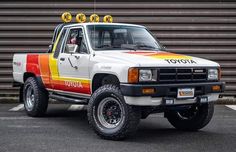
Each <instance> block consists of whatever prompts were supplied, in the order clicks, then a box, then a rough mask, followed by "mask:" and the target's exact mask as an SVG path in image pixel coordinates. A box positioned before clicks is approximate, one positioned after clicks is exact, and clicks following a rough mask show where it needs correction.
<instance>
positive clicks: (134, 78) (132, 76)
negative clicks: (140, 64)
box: [128, 68, 139, 83]
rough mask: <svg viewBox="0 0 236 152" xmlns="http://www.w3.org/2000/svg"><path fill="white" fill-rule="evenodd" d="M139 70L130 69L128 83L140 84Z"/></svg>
mask: <svg viewBox="0 0 236 152" xmlns="http://www.w3.org/2000/svg"><path fill="white" fill-rule="evenodd" d="M138 75H139V72H138V69H137V68H130V69H129V72H128V82H129V83H138Z"/></svg>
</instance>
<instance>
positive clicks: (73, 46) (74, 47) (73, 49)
mask: <svg viewBox="0 0 236 152" xmlns="http://www.w3.org/2000/svg"><path fill="white" fill-rule="evenodd" d="M66 47H67V50H68V53H71V54H74V53H75V52H76V51H77V49H78V45H77V44H66Z"/></svg>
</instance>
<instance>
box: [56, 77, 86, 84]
mask: <svg viewBox="0 0 236 152" xmlns="http://www.w3.org/2000/svg"><path fill="white" fill-rule="evenodd" d="M54 80H61V81H73V82H81V83H88V84H89V83H90V79H82V78H71V77H57V78H55V79H54Z"/></svg>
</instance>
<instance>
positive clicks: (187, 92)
mask: <svg viewBox="0 0 236 152" xmlns="http://www.w3.org/2000/svg"><path fill="white" fill-rule="evenodd" d="M193 97H194V88H179V89H178V95H177V98H193Z"/></svg>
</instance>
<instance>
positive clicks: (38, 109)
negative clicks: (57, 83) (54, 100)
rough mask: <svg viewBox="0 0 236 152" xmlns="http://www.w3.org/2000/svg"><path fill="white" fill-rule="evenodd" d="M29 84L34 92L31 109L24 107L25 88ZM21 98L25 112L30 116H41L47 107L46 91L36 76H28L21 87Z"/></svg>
mask: <svg viewBox="0 0 236 152" xmlns="http://www.w3.org/2000/svg"><path fill="white" fill-rule="evenodd" d="M29 86H31V87H32V88H33V92H34V99H35V103H34V105H33V108H32V110H28V109H27V108H26V90H27V87H29ZM23 100H24V106H25V111H26V113H27V114H28V115H29V116H31V117H41V116H43V115H44V114H45V113H46V111H47V107H48V92H47V90H45V89H44V88H42V87H41V86H40V85H39V83H38V81H37V80H36V78H34V77H29V78H28V79H27V80H26V81H25V84H24V89H23Z"/></svg>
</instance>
